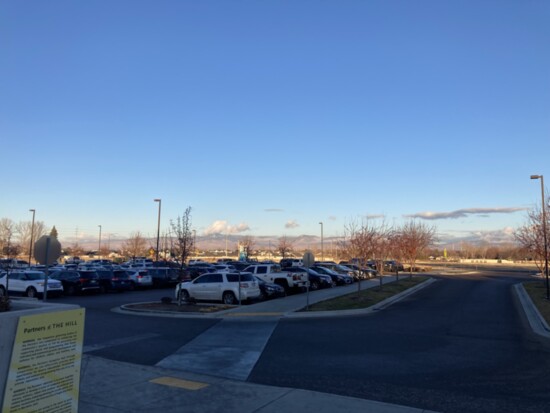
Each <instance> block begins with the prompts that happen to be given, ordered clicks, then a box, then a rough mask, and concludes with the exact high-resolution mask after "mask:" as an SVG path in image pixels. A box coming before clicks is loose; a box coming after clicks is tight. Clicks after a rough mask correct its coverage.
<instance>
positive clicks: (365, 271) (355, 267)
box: [340, 261, 378, 279]
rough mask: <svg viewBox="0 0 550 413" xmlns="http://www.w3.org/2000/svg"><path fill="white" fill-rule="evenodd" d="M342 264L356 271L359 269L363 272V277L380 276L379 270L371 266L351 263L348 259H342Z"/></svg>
mask: <svg viewBox="0 0 550 413" xmlns="http://www.w3.org/2000/svg"><path fill="white" fill-rule="evenodd" d="M340 265H344V266H346V267H348V268H351V269H352V270H354V271H358V272H359V273H360V274H361V278H362V279H367V278H373V277H376V276H378V271H376V270H374V269H372V268H370V267H360V266H359V265H358V264H350V263H348V262H347V261H340Z"/></svg>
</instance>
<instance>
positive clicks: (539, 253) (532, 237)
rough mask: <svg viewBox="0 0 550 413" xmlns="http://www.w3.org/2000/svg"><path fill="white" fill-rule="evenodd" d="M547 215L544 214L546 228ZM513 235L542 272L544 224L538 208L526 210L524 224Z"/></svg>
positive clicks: (549, 225)
mask: <svg viewBox="0 0 550 413" xmlns="http://www.w3.org/2000/svg"><path fill="white" fill-rule="evenodd" d="M548 215H549V214H547V215H546V228H547V229H549V228H550V220H549V219H548V218H549V217H548ZM514 237H515V239H516V241H517V242H518V243H519V244H520V245H521V247H522V249H523V250H524V251H525V252H526V253H527V254H528V255H530V256H531V257H532V258H533V261H535V265H536V266H537V268H538V269H539V270H540V271H541V272H544V264H545V257H544V225H543V220H542V211H541V209H540V208H538V207H537V208H534V209H532V210H531V211H528V213H527V222H526V224H525V225H524V226H522V227H520V228H518V229H517V230H516V232H515V233H514Z"/></svg>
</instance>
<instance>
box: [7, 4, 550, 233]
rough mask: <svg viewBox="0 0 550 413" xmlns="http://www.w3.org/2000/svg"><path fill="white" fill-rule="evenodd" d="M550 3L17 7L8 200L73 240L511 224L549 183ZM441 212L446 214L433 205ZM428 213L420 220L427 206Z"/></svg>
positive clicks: (11, 211)
mask: <svg viewBox="0 0 550 413" xmlns="http://www.w3.org/2000/svg"><path fill="white" fill-rule="evenodd" d="M549 21H550V3H549V2H547V1H502V0H499V1H488V0H484V1H457V2H451V1H423V0H419V1H409V0H407V1H376V0H372V1H346V0H342V1H320V0H318V1H306V0H303V1H301V0H292V1H290V0H289V1H252V0H248V1H240V0H235V1H207V0H205V1H184V0H180V1H152V0H151V1H145V0H142V1H139V0H127V1H122V0H108V1H107V0H103V1H101V0H97V1H86V2H74V1H58V0H52V1H47V2H44V1H24V2H22V1H15V0H5V1H3V2H1V3H0V39H1V40H0V56H2V57H1V64H0V140H1V141H2V148H3V150H2V153H3V155H4V156H3V157H2V158H3V159H2V162H1V163H0V164H1V165H2V170H3V171H4V174H3V176H4V177H5V178H4V183H3V191H2V200H1V202H0V217H7V218H10V219H12V220H14V221H16V222H17V221H21V220H30V219H31V214H30V213H29V212H28V210H29V208H35V209H36V211H37V212H36V219H37V220H41V221H44V222H45V223H46V224H47V225H48V226H51V225H55V226H56V228H57V229H58V231H59V233H60V238H67V237H73V236H75V235H76V234H78V236H79V237H85V236H91V237H94V236H95V235H96V234H97V232H98V225H102V231H103V234H112V236H113V237H123V236H125V235H127V234H129V233H131V232H134V231H138V230H139V231H141V232H142V233H143V234H146V235H149V236H153V235H154V234H156V225H157V215H156V214H157V205H158V204H156V203H154V202H153V199H154V198H161V199H162V224H161V227H162V231H165V230H167V229H168V227H169V220H170V219H176V218H177V217H178V216H179V215H181V214H182V213H183V211H184V210H185V208H186V207H187V206H191V207H192V209H193V212H192V218H193V224H194V226H195V228H196V229H197V233H198V234H204V233H212V232H216V231H218V232H223V233H227V232H233V233H239V234H243V235H252V236H254V235H256V236H259V235H275V236H281V235H287V236H293V235H300V234H312V235H314V234H315V235H317V234H318V233H319V222H320V221H323V222H324V233H325V236H337V235H340V234H343V231H344V226H345V225H346V223H348V222H349V221H350V220H352V219H358V218H360V217H367V216H370V217H372V219H373V220H374V219H375V218H374V217H375V216H384V217H385V220H386V222H388V223H390V224H392V223H395V224H400V223H402V222H404V220H405V219H408V218H407V217H410V216H419V214H420V217H421V218H422V217H425V216H428V215H422V214H424V213H426V212H432V214H431V215H429V216H428V217H430V218H437V219H431V220H429V221H426V222H427V223H429V224H430V225H432V224H433V225H434V226H436V228H437V229H438V232H439V233H440V234H441V235H442V237H443V238H448V237H457V239H458V238H459V237H467V236H470V235H472V234H495V235H498V234H500V233H507V234H510V231H511V229H513V228H515V227H518V226H519V225H521V224H523V222H524V220H525V211H523V210H522V209H523V208H532V207H533V206H534V205H535V204H536V203H538V202H540V184H539V182H538V181H530V179H529V176H530V175H531V174H544V175H547V176H548V178H547V179H548V180H549V181H548V182H550V170H549V165H550V163H549V161H550V117H549V114H550V53H549V50H550V49H549V44H550V25H549V24H548V22H549ZM434 213H435V214H436V215H434ZM421 218H420V219H421Z"/></svg>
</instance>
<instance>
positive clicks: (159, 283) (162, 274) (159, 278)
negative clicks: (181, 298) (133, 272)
mask: <svg viewBox="0 0 550 413" xmlns="http://www.w3.org/2000/svg"><path fill="white" fill-rule="evenodd" d="M147 272H148V273H149V274H150V275H151V277H152V278H153V287H157V288H161V287H173V286H174V285H176V284H177V283H178V279H179V269H177V268H170V267H153V268H148V269H147Z"/></svg>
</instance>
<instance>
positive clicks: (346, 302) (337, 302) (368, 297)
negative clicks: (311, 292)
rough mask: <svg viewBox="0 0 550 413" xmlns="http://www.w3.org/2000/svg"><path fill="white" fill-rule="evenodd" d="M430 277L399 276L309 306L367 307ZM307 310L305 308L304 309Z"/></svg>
mask: <svg viewBox="0 0 550 413" xmlns="http://www.w3.org/2000/svg"><path fill="white" fill-rule="evenodd" d="M428 278H429V277H425V276H418V277H417V276H415V277H413V278H412V279H409V276H408V275H405V276H403V278H399V281H398V282H395V281H394V282H391V283H388V284H384V285H383V286H382V287H379V286H377V287H374V288H369V289H368V290H361V291H357V292H354V293H351V294H347V295H343V296H341V297H337V298H333V299H331V300H326V301H321V302H319V303H316V304H312V305H310V306H309V310H310V311H335V310H356V309H361V308H367V307H370V306H372V305H374V304H377V303H379V302H380V301H383V300H385V299H386V298H389V297H391V296H394V295H396V294H399V293H400V292H403V291H405V290H407V289H409V288H411V287H414V286H415V285H417V284H420V283H421V282H423V281H426V280H427V279H428ZM302 311H305V310H302Z"/></svg>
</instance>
